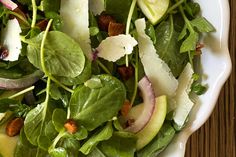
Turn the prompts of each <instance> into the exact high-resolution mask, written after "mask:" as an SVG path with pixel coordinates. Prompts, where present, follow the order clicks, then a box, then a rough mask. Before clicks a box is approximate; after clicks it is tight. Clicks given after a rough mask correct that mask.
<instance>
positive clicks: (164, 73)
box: [135, 19, 178, 96]
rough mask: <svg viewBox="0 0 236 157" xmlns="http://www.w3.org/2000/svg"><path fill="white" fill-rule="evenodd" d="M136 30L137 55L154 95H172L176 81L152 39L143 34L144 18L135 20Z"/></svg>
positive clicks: (176, 85)
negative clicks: (157, 51)
mask: <svg viewBox="0 0 236 157" xmlns="http://www.w3.org/2000/svg"><path fill="white" fill-rule="evenodd" d="M135 26H136V28H137V32H138V43H139V55H140V59H141V62H142V64H143V67H144V71H145V74H146V75H147V77H148V78H149V79H150V81H151V83H152V85H153V88H154V91H155V95H156V96H160V95H168V96H173V95H174V94H175V91H176V89H177V87H178V81H177V80H176V79H175V77H174V76H173V74H172V73H171V70H170V68H169V67H168V65H167V64H166V63H165V62H164V61H163V60H161V59H160V58H159V55H158V54H157V53H156V49H155V47H154V45H153V42H152V40H151V39H150V38H149V36H147V35H146V34H145V28H146V23H145V20H144V19H138V20H136V21H135Z"/></svg>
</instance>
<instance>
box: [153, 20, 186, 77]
mask: <svg viewBox="0 0 236 157" xmlns="http://www.w3.org/2000/svg"><path fill="white" fill-rule="evenodd" d="M178 36H179V33H178V32H177V31H176V30H175V27H174V23H173V19H172V17H170V18H169V20H167V21H163V22H162V23H161V24H160V25H159V26H158V27H157V28H156V37H157V42H156V44H155V48H156V50H157V53H158V54H159V56H160V58H161V59H162V60H164V61H165V63H167V64H168V66H169V67H170V69H171V71H172V73H173V75H174V76H175V77H177V76H179V75H180V73H181V72H182V70H183V69H184V67H185V65H186V63H187V61H186V59H187V57H188V56H187V54H180V53H179V50H180V45H181V42H179V41H178Z"/></svg>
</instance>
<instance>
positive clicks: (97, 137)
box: [80, 122, 113, 155]
mask: <svg viewBox="0 0 236 157" xmlns="http://www.w3.org/2000/svg"><path fill="white" fill-rule="evenodd" d="M112 133H113V128H112V123H111V122H108V123H107V125H106V126H105V127H104V128H103V129H102V130H99V131H97V132H96V133H95V134H94V135H93V136H92V137H90V138H89V139H88V140H87V141H86V142H85V143H84V144H83V146H82V147H81V148H80V151H81V152H82V153H83V154H85V155H87V154H89V153H90V152H91V151H92V150H93V148H94V147H96V145H97V144H98V143H99V142H101V141H104V140H108V139H109V138H110V137H111V136H112Z"/></svg>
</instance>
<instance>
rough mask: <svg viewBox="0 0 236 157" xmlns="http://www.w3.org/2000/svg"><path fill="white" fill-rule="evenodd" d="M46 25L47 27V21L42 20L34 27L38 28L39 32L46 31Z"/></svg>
mask: <svg viewBox="0 0 236 157" xmlns="http://www.w3.org/2000/svg"><path fill="white" fill-rule="evenodd" d="M47 25H48V20H46V19H43V20H41V21H39V22H38V23H37V24H36V26H38V27H39V28H40V30H41V31H44V30H46V27H47Z"/></svg>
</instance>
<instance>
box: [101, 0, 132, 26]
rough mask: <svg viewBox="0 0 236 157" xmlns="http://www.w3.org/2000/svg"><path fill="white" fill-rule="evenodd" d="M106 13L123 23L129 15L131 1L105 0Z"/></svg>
mask: <svg viewBox="0 0 236 157" xmlns="http://www.w3.org/2000/svg"><path fill="white" fill-rule="evenodd" d="M105 2H106V3H105V6H106V13H107V14H109V15H112V16H114V17H115V19H116V20H117V21H119V22H123V23H125V22H126V20H127V17H128V14H129V10H130V6H131V3H132V0H106V1H105Z"/></svg>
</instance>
